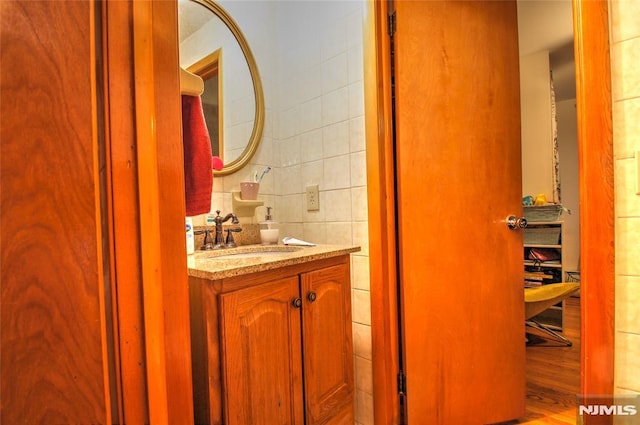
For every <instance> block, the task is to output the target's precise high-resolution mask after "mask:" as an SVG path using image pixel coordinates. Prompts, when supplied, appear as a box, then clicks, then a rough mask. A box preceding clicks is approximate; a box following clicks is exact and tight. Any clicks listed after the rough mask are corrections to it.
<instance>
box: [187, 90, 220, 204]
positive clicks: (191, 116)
mask: <svg viewBox="0 0 640 425" xmlns="http://www.w3.org/2000/svg"><path fill="white" fill-rule="evenodd" d="M182 138H183V148H184V185H185V198H186V201H187V216H194V215H198V214H205V213H208V212H209V211H210V210H211V191H212V189H213V173H212V171H211V165H212V164H211V161H212V157H211V141H210V139H209V132H208V131H207V125H206V124H205V121H204V114H203V112H202V103H201V100H200V97H199V96H186V95H183V96H182Z"/></svg>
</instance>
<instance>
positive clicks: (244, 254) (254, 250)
mask: <svg viewBox="0 0 640 425" xmlns="http://www.w3.org/2000/svg"><path fill="white" fill-rule="evenodd" d="M302 249H303V248H301V247H295V246H285V245H251V246H241V247H238V248H230V249H228V250H218V251H209V252H207V253H206V254H204V255H202V254H201V255H200V258H206V259H211V260H230V259H241V258H260V257H276V256H282V255H283V254H284V255H286V254H287V253H290V252H296V251H300V250H302Z"/></svg>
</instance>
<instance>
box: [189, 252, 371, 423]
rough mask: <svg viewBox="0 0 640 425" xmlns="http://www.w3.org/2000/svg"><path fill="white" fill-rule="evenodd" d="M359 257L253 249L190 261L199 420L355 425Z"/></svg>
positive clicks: (201, 255) (202, 255)
mask: <svg viewBox="0 0 640 425" xmlns="http://www.w3.org/2000/svg"><path fill="white" fill-rule="evenodd" d="M356 251H359V248H358V247H351V246H348V247H344V246H328V245H323V246H313V247H289V246H282V245H278V246H260V245H255V246H244V247H239V248H234V249H228V250H219V251H208V252H196V253H195V254H194V255H192V256H189V293H190V306H191V307H190V308H191V341H192V342H191V344H192V359H193V361H192V363H193V390H194V408H195V422H196V423H198V424H200V423H210V424H226V425H245V424H275V423H286V424H305V423H306V424H307V425H312V424H350V425H351V424H353V422H354V413H353V410H354V408H353V400H354V373H353V348H352V335H351V329H352V324H351V287H350V286H351V285H350V258H349V254H350V253H352V252H356Z"/></svg>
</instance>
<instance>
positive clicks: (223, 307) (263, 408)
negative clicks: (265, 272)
mask: <svg viewBox="0 0 640 425" xmlns="http://www.w3.org/2000/svg"><path fill="white" fill-rule="evenodd" d="M298 297H299V283H298V277H297V276H295V277H290V278H286V279H281V280H277V281H273V282H270V283H266V284H263V285H258V286H254V287H251V288H246V289H241V290H238V291H235V292H231V293H227V294H221V295H220V298H219V300H220V301H219V302H220V316H219V317H220V332H221V339H220V341H221V352H222V353H221V354H222V373H223V385H224V390H223V391H224V408H225V410H224V411H225V418H226V419H225V423H226V424H227V425H236V424H237V425H246V424H253V425H259V424H264V425H275V424H287V425H288V424H302V423H303V422H304V417H303V401H302V360H301V342H300V309H299V308H296V307H295V306H294V305H293V303H292V301H293V300H295V299H296V298H298Z"/></svg>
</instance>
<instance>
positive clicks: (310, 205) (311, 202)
mask: <svg viewBox="0 0 640 425" xmlns="http://www.w3.org/2000/svg"><path fill="white" fill-rule="evenodd" d="M319 210H320V191H319V190H318V185H317V184H314V185H311V186H307V211H319Z"/></svg>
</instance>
